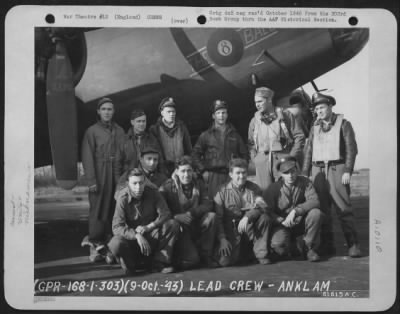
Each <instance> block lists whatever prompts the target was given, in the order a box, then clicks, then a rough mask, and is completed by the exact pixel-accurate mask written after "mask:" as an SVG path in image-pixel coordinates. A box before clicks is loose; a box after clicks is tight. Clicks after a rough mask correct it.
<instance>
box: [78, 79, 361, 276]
mask: <svg viewBox="0 0 400 314" xmlns="http://www.w3.org/2000/svg"><path fill="white" fill-rule="evenodd" d="M273 100H274V91H272V90H271V89H269V88H267V87H259V88H257V89H256V90H255V94H254V102H255V106H256V109H257V111H256V113H255V114H254V117H253V118H252V120H251V122H250V125H249V132H248V139H247V145H246V144H245V141H244V140H243V139H242V138H241V136H240V135H239V133H238V132H237V130H236V129H235V127H234V126H233V125H232V124H231V123H229V122H228V113H229V107H228V104H227V103H226V102H225V101H223V100H215V101H214V102H213V104H212V118H213V123H212V125H211V126H210V128H209V129H208V130H206V131H204V132H203V133H202V134H201V135H200V137H199V138H198V139H197V142H196V144H195V145H194V146H193V147H192V144H191V140H190V134H189V132H188V129H187V127H186V125H185V123H184V122H183V121H181V120H179V119H178V118H177V117H176V103H175V101H174V99H173V98H171V97H167V98H165V99H163V100H162V101H161V103H160V105H159V111H160V117H159V119H158V120H157V122H156V123H155V124H154V125H153V126H151V127H150V128H149V129H148V130H147V128H146V126H147V120H146V113H145V112H144V111H141V110H134V111H133V112H132V114H131V118H130V121H131V128H130V129H129V131H128V132H127V134H125V132H124V130H123V129H122V128H121V127H120V126H118V125H117V124H116V123H115V122H114V121H113V115H114V111H115V107H114V104H113V101H112V100H111V99H109V98H103V99H101V100H100V101H99V102H98V105H97V114H98V121H97V123H95V124H94V125H92V126H91V127H89V128H88V130H87V131H86V133H85V136H84V139H83V144H82V163H83V168H84V173H85V176H86V179H87V182H88V186H89V204H90V211H89V233H88V236H86V237H85V239H84V240H83V242H82V245H88V246H89V248H90V254H89V259H90V261H92V262H99V261H104V260H105V261H106V262H107V263H109V264H112V263H119V264H120V265H121V267H122V269H123V270H124V271H125V273H126V274H134V273H135V271H137V270H139V269H145V270H148V271H159V272H162V273H170V272H173V271H175V270H185V269H190V268H195V267H225V266H230V265H236V264H238V263H241V264H242V263H254V262H258V263H260V264H263V265H267V264H271V263H274V262H277V261H279V260H280V259H284V258H295V257H302V258H305V259H308V260H309V261H311V262H316V261H319V260H320V259H321V256H329V255H334V254H335V253H336V251H335V246H334V238H333V230H332V216H331V211H332V208H334V209H335V211H336V212H337V215H338V218H339V221H340V224H341V227H342V230H343V233H344V237H345V239H346V242H347V246H348V254H349V256H351V257H359V256H361V251H360V247H359V242H358V238H357V232H356V228H355V224H354V214H353V210H352V206H351V203H350V179H351V175H352V172H353V168H354V162H355V158H356V155H357V144H356V140H355V134H354V131H353V128H352V126H351V124H350V122H349V121H347V120H345V119H344V118H343V115H341V114H336V113H334V112H333V111H332V107H333V106H334V105H335V102H336V101H335V99H334V98H333V97H332V96H330V95H326V94H322V93H320V92H317V93H315V94H314V95H313V97H312V103H311V107H309V106H308V105H307V104H306V103H305V99H304V98H302V97H299V94H296V93H293V94H292V96H291V97H290V106H289V108H287V109H285V110H283V109H282V108H280V107H277V106H275V104H274V101H273ZM249 162H252V163H254V166H255V169H256V176H255V183H254V182H251V181H249V180H248V167H249Z"/></svg>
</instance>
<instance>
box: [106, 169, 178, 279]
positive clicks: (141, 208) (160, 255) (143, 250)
mask: <svg viewBox="0 0 400 314" xmlns="http://www.w3.org/2000/svg"><path fill="white" fill-rule="evenodd" d="M127 180H128V186H127V187H125V188H124V189H122V190H121V191H120V192H119V195H118V198H117V205H116V208H115V213H114V218H113V222H112V229H113V233H114V237H113V238H112V239H111V240H110V242H109V243H108V247H109V249H110V251H111V252H112V253H113V255H114V256H115V257H116V258H117V260H119V263H120V265H121V267H122V269H123V270H124V271H125V273H126V274H127V275H133V274H134V272H135V270H136V269H138V268H140V266H142V268H143V266H144V267H145V268H148V267H149V266H151V267H152V269H151V270H152V271H154V270H155V271H161V272H162V273H171V272H173V271H174V269H173V267H172V266H171V258H172V250H173V246H174V244H175V241H176V239H177V234H178V232H179V224H178V223H177V222H176V221H174V220H173V219H170V211H169V209H168V206H167V204H166V202H165V200H164V199H163V197H162V196H161V194H160V192H158V191H157V189H154V188H153V187H149V186H145V177H144V174H143V172H142V171H141V170H140V169H138V168H135V169H133V170H131V171H130V172H129V173H128V176H127Z"/></svg>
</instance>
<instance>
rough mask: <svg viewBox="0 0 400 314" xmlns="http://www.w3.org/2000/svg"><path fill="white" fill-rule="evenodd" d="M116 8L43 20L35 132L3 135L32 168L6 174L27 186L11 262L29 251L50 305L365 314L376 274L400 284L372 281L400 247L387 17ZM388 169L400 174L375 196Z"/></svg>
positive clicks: (18, 204)
mask: <svg viewBox="0 0 400 314" xmlns="http://www.w3.org/2000/svg"><path fill="white" fill-rule="evenodd" d="M110 8H111V7H108V8H107V9H105V8H101V7H99V8H98V10H93V11H92V13H91V10H90V9H86V10H72V9H73V8H71V7H69V8H67V9H65V10H63V8H58V9H57V10H56V11H54V12H56V13H54V14H42V17H43V20H42V21H41V22H40V23H37V22H33V23H32V24H29V25H30V33H29V36H30V37H31V42H32V43H33V46H32V49H30V50H29V54H30V57H29V58H27V60H25V61H24V62H23V64H26V65H27V67H28V68H29V71H30V72H28V76H30V78H29V82H30V83H31V85H30V88H29V89H28V91H27V92H26V95H20V97H22V99H29V103H30V109H29V113H32V116H31V120H29V122H27V123H26V124H25V125H22V128H23V132H21V134H22V135H18V136H15V134H14V135H12V136H15V137H14V138H13V137H11V138H9V139H8V140H7V135H10V134H12V133H9V134H7V130H10V132H12V127H9V129H7V123H6V144H7V141H8V143H10V142H12V141H16V142H17V143H18V144H17V145H19V146H25V149H26V151H27V153H26V156H24V157H15V156H13V157H12V158H11V156H10V154H8V155H7V156H9V157H10V159H8V160H12V159H13V158H15V159H14V160H13V161H12V162H11V161H10V163H7V158H6V164H5V167H6V176H7V174H9V173H10V172H9V171H10V168H11V167H12V165H13V163H15V168H14V169H16V168H17V167H18V168H19V171H16V172H15V173H16V175H15V183H13V184H10V193H9V194H7V190H6V197H9V198H8V199H7V198H6V202H8V203H9V204H11V209H10V211H9V214H8V215H6V217H8V218H9V219H8V220H7V219H6V221H5V224H6V228H5V229H6V234H5V240H6V244H5V248H6V251H7V249H8V250H11V251H13V252H12V253H10V255H9V256H11V255H13V256H18V254H22V255H24V256H25V254H28V256H27V260H26V261H24V262H23V265H25V264H26V265H29V266H28V267H29V268H30V270H29V271H28V274H29V276H28V277H31V280H28V281H27V282H24V285H26V286H28V287H27V288H26V289H27V290H28V291H31V293H32V298H33V300H34V301H33V302H34V305H38V306H40V305H44V308H46V307H48V308H52V303H53V304H55V303H57V302H58V301H60V302H61V303H60V304H62V307H57V306H56V307H55V308H59V309H99V308H101V307H98V306H97V305H93V307H92V305H88V304H91V303H90V302H91V301H90V299H91V298H93V300H100V302H101V303H104V305H105V307H104V308H105V309H106V308H108V306H109V305H110V304H111V303H112V302H114V301H113V300H114V299H115V301H116V300H118V299H119V298H118V297H124V299H123V300H124V306H127V309H129V308H130V307H129V304H130V303H129V302H130V301H129V299H130V298H129V297H134V299H132V300H133V301H132V302H134V303H132V304H136V303H135V302H138V301H134V300H144V301H140V302H143V303H141V306H140V309H157V308H158V306H160V304H161V303H160V301H162V300H168V302H171V303H168V304H170V306H171V309H194V308H193V304H195V305H196V306H198V309H202V308H203V307H204V309H232V308H233V306H235V307H234V308H236V309H243V310H246V309H247V310H249V309H253V306H255V307H254V309H258V310H260V309H262V308H263V304H264V306H265V304H267V303H268V302H271V301H272V302H275V303H274V307H273V308H274V309H278V310H279V309H281V310H287V309H292V310H293V309H296V306H295V302H298V301H299V300H304V301H305V300H311V301H310V302H315V303H314V304H323V302H333V303H332V304H340V302H343V303H342V304H343V306H344V307H345V308H346V309H352V308H353V309H356V308H360V304H361V305H362V304H364V303H365V304H367V303H368V301H369V300H372V299H375V298H376V293H377V289H378V290H379V289H380V288H381V287H382V282H380V281H377V280H376V279H374V278H375V276H380V278H381V279H382V278H391V277H394V275H395V274H394V273H393V274H390V273H389V274H386V272H385V270H384V269H380V270H379V274H378V275H377V274H376V273H375V268H376V267H377V266H378V265H381V266H379V268H381V267H382V265H384V264H382V263H381V262H380V261H381V260H382V259H383V258H382V256H383V254H389V252H388V251H390V249H391V248H393V245H395V239H393V241H394V242H393V243H386V242H385V241H388V239H390V234H387V231H388V230H391V231H390V232H392V233H393V234H395V233H396V226H395V219H393V220H391V218H390V217H395V213H396V208H395V199H396V192H395V191H396V189H397V188H396V181H395V177H396V176H395V173H396V169H397V166H396V159H397V157H396V144H395V142H394V147H388V146H389V145H388V144H387V142H386V143H385V144H383V143H382V142H380V140H379V139H380V138H381V135H382V134H385V132H395V126H396V122H395V111H393V114H392V116H393V118H392V119H391V120H385V119H387V117H390V116H391V114H390V113H389V114H388V113H382V116H379V113H380V111H378V110H377V109H376V108H375V107H374V102H375V101H376V99H377V97H378V96H377V94H379V91H380V88H381V87H380V86H379V84H382V85H384V84H386V83H387V84H386V87H387V88H389V87H388V86H390V87H391V86H392V85H393V84H394V85H393V86H395V82H394V83H393V84H392V83H389V82H388V81H389V80H387V81H385V77H386V78H387V79H389V78H393V79H395V75H393V76H392V72H393V71H390V70H389V68H390V64H384V61H388V60H393V58H392V59H390V57H392V56H393V54H392V53H391V51H392V50H389V52H387V53H386V55H387V56H390V57H387V60H382V58H381V56H379V57H377V55H376V48H375V47H376V44H375V41H376V40H378V39H377V34H378V35H379V34H381V32H382V31H381V29H380V28H379V27H376V25H377V21H381V20H382V16H385V14H383V13H382V12H381V13H382V15H379V14H377V15H376V18H374V16H372V17H371V16H370V15H368V14H364V15H363V14H361V15H358V16H355V15H354V14H353V13H352V12H348V11H347V10H329V9H321V10H318V9H315V8H311V9H305V8H301V9H300V8H294V9H289V8H287V9H278V8H235V9H231V8H202V10H200V11H201V14H199V13H198V11H195V10H194V9H193V10H190V9H189V8H185V9H186V10H187V13H186V14H181V15H178V14H177V11H176V10H180V9H182V8H175V11H174V10H173V8H169V10H166V11H165V15H164V13H161V14H158V13H157V12H164V11H156V10H151V9H150V8H147V10H143V11H140V10H138V8H136V10H128V9H127V10H125V11H124V10H122V9H121V8H119V9H118V10H115V11H114V10H112V9H110ZM164 9H165V8H164ZM38 10H39V11H40V12H43V13H46V11H45V10H44V8H39V9H38ZM49 12H50V11H49ZM16 15H17V16H18V14H16ZM22 15H26V13H24V14H22ZM166 16H171V17H169V18H166ZM179 17H180V18H179ZM363 17H366V18H365V19H364V20H363ZM163 19H167V22H168V23H169V25H168V23H164V24H163V23H161V21H162V20H163ZM188 19H190V20H192V21H191V22H188ZM9 20H10V22H9V24H11V21H13V19H12V18H10V19H9ZM33 20H34V19H33ZM71 20H74V21H75V22H76V24H75V25H74V24H72V23H71V22H68V21H71ZM143 20H146V23H143V24H140V21H143ZM149 20H150V21H153V22H154V23H155V24H154V25H151V26H149ZM277 21H279V22H280V24H279V23H278V24H276V23H275V22H277ZM224 22H226V25H225V26H220V24H218V23H221V24H223V23H224ZM323 22H325V23H326V26H325V25H324V24H323ZM345 22H346V23H345ZM121 23H126V24H125V25H123V24H121ZM157 23H159V24H157ZM213 23H214V24H213ZM274 23H275V24H276V25H277V26H276V27H274V25H275V24H274ZM378 24H379V23H378ZM297 25H299V26H297ZM390 25H391V24H390V23H389V26H390ZM378 28H379V31H376V29H378ZM389 28H390V27H389ZM382 29H383V28H382ZM6 34H7V27H6ZM6 39H7V38H6ZM380 40H383V39H382V38H381V39H380ZM9 41H10V42H13V40H12V39H9ZM6 43H7V41H6ZM394 49H395V48H394ZM376 60H379V62H380V63H379V64H377V63H376ZM394 60H395V59H394ZM9 64H10V67H11V62H10V63H9ZM6 67H7V63H6ZM382 69H386V70H387V72H386V73H387V75H386V76H385V75H382V74H379V75H374V74H375V73H377V72H376V71H383V70H382ZM6 71H7V69H6ZM24 72H27V71H26V69H24ZM10 81H12V79H10ZM6 86H7V84H6ZM386 87H382V89H383V90H386V89H385V88H386ZM373 88H376V90H377V91H371V89H373ZM10 93H11V94H15V92H14V91H12V92H10ZM19 93H21V91H20V92H19ZM22 94H23V93H22ZM379 95H380V94H379ZM388 95H389V96H388V106H389V103H390V108H391V110H392V109H393V110H394V108H395V90H393V91H392V93H391V94H388ZM6 99H7V97H6ZM21 110H23V108H22V109H18V110H17V109H15V112H14V111H12V112H11V111H10V112H11V113H10V114H9V116H8V117H9V118H11V117H12V116H14V115H15V116H16V115H18V114H20V111H21ZM377 113H378V115H376V114H377ZM374 118H375V120H376V121H379V123H380V124H379V125H383V127H380V126H379V128H380V131H377V132H375V128H378V126H375V125H371V121H374ZM6 120H7V111H6ZM26 121H28V120H26ZM384 121H388V122H387V124H386V127H387V129H385V123H384ZM385 130H386V131H385ZM374 132H375V134H373V133H374ZM379 132H380V133H379ZM25 133H26V134H25ZM376 133H378V134H376ZM27 139H30V140H29V141H27ZM382 141H383V139H382ZM6 148H7V145H6ZM6 153H7V152H6ZM385 153H387V154H394V155H391V156H393V157H390V158H389V160H388V161H387V162H384V161H382V160H384V158H383V157H382V156H381V155H382V154H385ZM25 160H29V161H28V162H25ZM18 165H19V166H18ZM21 165H22V168H24V169H20V168H21ZM376 165H379V167H382V169H385V170H387V171H388V172H387V173H390V175H389V176H387V177H385V176H383V175H381V174H380V175H379V178H378V180H376V181H375V180H372V178H373V173H372V172H373V171H376V169H377V168H376ZM7 169H8V170H7ZM21 174H22V175H21ZM17 176H21V177H22V178H21V180H20V182H22V185H23V188H22V189H21V190H19V192H13V190H12V189H13V188H16V190H18V186H19V185H18V179H17ZM385 178H386V179H385ZM382 179H383V180H382ZM385 180H386V181H385ZM13 182H14V181H13ZM385 188H386V192H383V193H381V189H382V190H384V189H385ZM25 190H26V192H25ZM385 193H386V194H385ZM377 195H378V196H377ZM385 195H386V196H385ZM381 197H382V199H384V200H385V202H387V205H386V207H385V210H384V209H382V208H376V205H377V204H381V201H382V199H381ZM380 206H382V205H380ZM383 206H385V205H383ZM18 230H19V231H18ZM385 231H386V232H385ZM21 232H24V234H25V236H24V237H22V239H20V238H18V236H16V235H17V234H20V233H21ZM14 237H17V240H16V243H17V249H13V248H12V247H10V246H9V245H10V244H11V243H12V241H13V240H12V239H14ZM25 237H27V238H28V239H29V240H27V241H28V242H25V240H24V238H25ZM385 239H386V240H385ZM25 247H26V248H27V251H26V252H25V251H24V248H25ZM393 254H394V253H393ZM385 256H386V255H385ZM389 256H390V258H389V257H387V258H386V260H387V262H388V263H389V264H388V265H387V268H386V271H387V272H389V270H393V269H394V268H393V264H392V262H391V261H392V260H393V263H394V265H396V256H395V254H394V255H393V256H391V255H389ZM378 261H379V263H378ZM5 264H6V266H7V265H9V266H10V265H12V263H11V264H10V259H8V262H7V257H6V263H5ZM11 268H12V267H11ZM380 272H385V274H384V275H382V276H381V275H380ZM11 273H12V274H15V270H13V271H12V272H11ZM5 274H6V277H7V268H6V273H5ZM21 276H22V275H21ZM6 283H7V280H6ZM387 284H388V285H387V287H386V288H387V290H390V288H391V287H392V283H391V282H389V281H387ZM6 288H7V286H6ZM386 288H384V289H383V290H384V291H385V289H386ZM392 292H393V293H394V292H395V291H392ZM391 295H392V294H391V293H388V298H389V297H390V296H391ZM378 296H379V294H378ZM67 297H79V298H78V299H77V300H78V301H77V303H74V302H71V301H67V300H69V298H67ZM94 297H97V298H94ZM99 297H100V298H99ZM103 297H107V298H103ZM108 297H112V298H108ZM141 297H148V298H144V299H143V298H141ZM204 298H207V299H204ZM208 298H209V299H208ZM305 298H307V299H305ZM74 300H75V299H74ZM84 300H88V301H87V302H88V303H85V302H86V301H84ZM201 300H203V301H201ZM204 300H207V301H204ZM240 300H245V302H246V303H242V304H240ZM296 300H297V301H296ZM80 301H82V302H83V303H85V304H86V306H87V307H80V303H79V302H80ZM222 301H223V303H221V302H222ZM393 301H394V300H393ZM110 302H111V303H110ZM174 302H178V303H174ZM185 302H187V303H185ZM192 302H194V303H192ZM213 302H217V303H213ZM286 302H288V307H285V306H284V304H283V303H286ZM291 302H293V303H291ZM300 302H303V301H300ZM335 302H338V303H335ZM352 302H353V303H352ZM385 302H386V303H383V304H386V305H388V306H390V304H389V303H390V299H389V301H385ZM72 303H74V304H72ZM83 303H82V304H83ZM204 303H208V304H204ZM172 304H174V305H172ZM177 304H179V305H177ZM213 304H214V305H213ZM224 304H226V306H225V307H224ZM239 304H240V305H239ZM246 304H248V306H247V305H246ZM310 304H311V303H310ZM379 306H383V305H379ZM39 308H40V307H39ZM297 309H298V310H300V309H299V308H297ZM320 309H322V307H321V308H320ZM327 309H329V308H327ZM330 309H331V310H332V309H333V307H331V308H330Z"/></svg>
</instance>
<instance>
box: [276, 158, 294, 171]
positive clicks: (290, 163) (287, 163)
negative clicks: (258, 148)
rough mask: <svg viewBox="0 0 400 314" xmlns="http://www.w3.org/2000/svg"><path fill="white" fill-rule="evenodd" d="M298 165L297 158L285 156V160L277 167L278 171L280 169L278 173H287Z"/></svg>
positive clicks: (282, 159) (281, 160) (280, 161)
mask: <svg viewBox="0 0 400 314" xmlns="http://www.w3.org/2000/svg"><path fill="white" fill-rule="evenodd" d="M296 165H297V160H296V158H295V157H293V156H285V157H283V158H281V159H280V160H279V161H278V164H277V165H276V169H278V171H280V172H283V173H285V172H287V171H289V170H290V169H292V168H294V167H296Z"/></svg>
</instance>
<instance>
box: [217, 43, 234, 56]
mask: <svg viewBox="0 0 400 314" xmlns="http://www.w3.org/2000/svg"><path fill="white" fill-rule="evenodd" d="M218 52H219V54H220V55H223V56H225V57H226V56H229V55H230V54H231V53H232V43H231V42H230V41H228V40H221V41H220V42H219V43H218Z"/></svg>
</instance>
